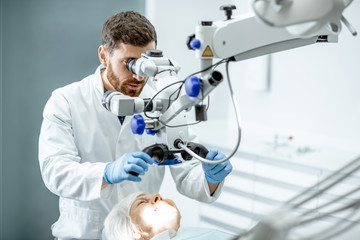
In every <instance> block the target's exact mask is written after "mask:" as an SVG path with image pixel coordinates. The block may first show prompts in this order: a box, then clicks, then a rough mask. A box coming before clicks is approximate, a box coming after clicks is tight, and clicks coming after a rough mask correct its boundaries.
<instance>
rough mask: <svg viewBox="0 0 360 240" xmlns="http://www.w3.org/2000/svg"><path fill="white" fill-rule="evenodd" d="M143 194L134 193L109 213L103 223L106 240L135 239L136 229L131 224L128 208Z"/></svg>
mask: <svg viewBox="0 0 360 240" xmlns="http://www.w3.org/2000/svg"><path fill="white" fill-rule="evenodd" d="M141 194H143V192H135V193H132V194H130V195H129V196H127V197H126V198H124V199H122V200H121V201H120V202H119V203H118V204H116V205H115V206H114V208H113V209H112V210H111V211H110V213H109V215H108V216H107V217H106V219H105V222H104V233H105V238H106V240H122V239H124V240H130V239H135V238H134V234H135V232H136V228H135V226H134V225H133V223H132V222H131V218H130V213H129V211H130V207H131V205H132V204H133V202H134V201H135V199H136V198H137V197H138V196H139V195H141Z"/></svg>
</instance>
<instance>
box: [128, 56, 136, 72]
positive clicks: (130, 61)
mask: <svg viewBox="0 0 360 240" xmlns="http://www.w3.org/2000/svg"><path fill="white" fill-rule="evenodd" d="M135 64H136V59H135V58H129V59H128V60H127V61H126V68H127V70H129V71H130V72H132V73H135V74H136V72H135Z"/></svg>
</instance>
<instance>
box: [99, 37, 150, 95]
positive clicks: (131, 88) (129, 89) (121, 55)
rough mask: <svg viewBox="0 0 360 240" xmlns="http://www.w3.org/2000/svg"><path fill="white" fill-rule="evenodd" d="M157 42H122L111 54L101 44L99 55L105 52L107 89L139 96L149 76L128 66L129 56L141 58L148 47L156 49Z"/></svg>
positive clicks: (105, 84)
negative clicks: (137, 72) (141, 74)
mask: <svg viewBox="0 0 360 240" xmlns="http://www.w3.org/2000/svg"><path fill="white" fill-rule="evenodd" d="M155 48H156V45H155V42H150V43H149V44H147V45H146V46H143V47H139V46H133V45H131V44H124V43H120V44H119V46H118V47H117V48H116V49H114V50H113V52H112V53H111V54H110V53H109V52H108V51H107V49H106V47H105V46H100V48H99V55H100V54H101V53H102V54H103V61H102V64H103V65H104V66H105V67H106V70H105V71H104V72H103V73H102V79H103V83H104V87H105V88H106V89H107V90H116V91H119V92H121V93H123V94H125V95H128V96H131V97H138V96H139V95H140V93H141V91H142V89H143V88H144V86H145V84H146V81H147V77H140V76H138V75H136V74H134V73H131V72H130V71H129V70H127V68H126V61H127V60H128V59H129V58H140V57H141V54H142V53H145V51H146V50H148V49H155Z"/></svg>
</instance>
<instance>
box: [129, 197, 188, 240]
mask: <svg viewBox="0 0 360 240" xmlns="http://www.w3.org/2000/svg"><path fill="white" fill-rule="evenodd" d="M130 217H131V221H132V222H133V223H134V225H135V226H136V227H137V229H138V230H139V231H140V234H141V235H142V236H143V237H144V238H149V239H150V238H152V237H153V236H155V235H156V234H159V233H161V232H163V231H166V230H170V229H174V230H175V231H177V230H178V229H179V227H180V218H181V216H180V212H179V210H178V209H177V207H176V205H175V203H174V202H173V201H172V200H170V199H163V198H162V197H161V196H160V194H158V193H157V194H153V195H139V196H138V197H137V198H136V200H135V201H134V202H133V204H132V205H131V208H130Z"/></svg>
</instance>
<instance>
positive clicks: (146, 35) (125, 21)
mask: <svg viewBox="0 0 360 240" xmlns="http://www.w3.org/2000/svg"><path fill="white" fill-rule="evenodd" d="M101 40H102V44H103V45H104V46H106V47H107V49H108V51H109V52H110V53H112V52H113V51H114V49H116V48H117V47H118V44H120V43H125V44H131V45H134V46H139V47H143V46H146V45H147V44H149V43H150V42H152V41H154V42H155V44H157V35H156V31H155V28H154V26H153V25H152V24H151V23H150V21H149V20H148V19H147V18H146V17H144V16H143V15H141V14H140V13H138V12H135V11H127V12H119V13H116V14H114V15H113V16H111V17H110V18H109V19H108V20H107V21H106V22H105V23H104V25H103V29H102V33H101Z"/></svg>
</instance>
